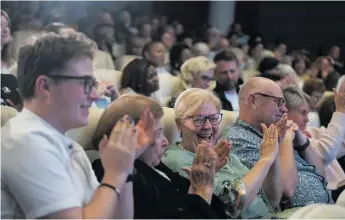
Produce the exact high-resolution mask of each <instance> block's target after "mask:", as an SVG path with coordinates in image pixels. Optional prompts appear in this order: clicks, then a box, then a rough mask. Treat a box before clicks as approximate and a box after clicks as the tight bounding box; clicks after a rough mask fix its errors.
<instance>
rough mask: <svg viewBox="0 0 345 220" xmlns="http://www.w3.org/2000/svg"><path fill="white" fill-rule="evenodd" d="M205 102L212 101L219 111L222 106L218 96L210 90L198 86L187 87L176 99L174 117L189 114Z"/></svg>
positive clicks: (183, 116) (178, 117)
mask: <svg viewBox="0 0 345 220" xmlns="http://www.w3.org/2000/svg"><path fill="white" fill-rule="evenodd" d="M206 103H213V104H214V105H215V106H216V109H217V111H219V112H220V110H221V108H222V104H221V102H220V100H219V98H218V97H217V96H215V95H214V94H213V93H212V92H210V91H208V90H205V89H199V88H190V89H187V90H186V91H184V92H183V93H181V94H180V95H179V96H178V97H177V99H176V102H175V106H174V111H175V119H182V118H185V117H187V116H191V115H192V114H193V113H194V112H196V110H197V109H199V108H200V107H201V106H202V105H204V104H206Z"/></svg>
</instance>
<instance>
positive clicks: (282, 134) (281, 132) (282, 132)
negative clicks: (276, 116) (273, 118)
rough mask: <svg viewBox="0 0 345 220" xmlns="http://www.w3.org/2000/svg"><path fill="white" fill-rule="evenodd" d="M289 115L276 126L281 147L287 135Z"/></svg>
mask: <svg viewBox="0 0 345 220" xmlns="http://www.w3.org/2000/svg"><path fill="white" fill-rule="evenodd" d="M287 121H288V120H287V114H286V113H285V114H284V115H283V117H281V119H280V120H279V121H278V123H277V124H276V127H277V129H278V143H279V145H280V144H281V143H282V142H283V140H284V138H285V135H286V130H287V128H288V127H287Z"/></svg>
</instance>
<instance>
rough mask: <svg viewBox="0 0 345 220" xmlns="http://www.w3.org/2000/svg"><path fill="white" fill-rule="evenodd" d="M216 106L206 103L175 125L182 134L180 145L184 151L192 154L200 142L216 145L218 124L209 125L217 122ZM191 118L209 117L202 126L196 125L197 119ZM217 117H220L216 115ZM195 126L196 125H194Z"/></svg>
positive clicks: (217, 111)
mask: <svg viewBox="0 0 345 220" xmlns="http://www.w3.org/2000/svg"><path fill="white" fill-rule="evenodd" d="M219 113H220V112H219V110H217V108H216V105H215V104H214V103H213V102H208V103H205V104H203V105H201V106H200V108H197V110H196V111H195V112H194V113H193V114H190V115H188V116H187V117H186V118H183V119H179V120H178V122H177V124H178V127H179V129H180V130H181V132H182V145H183V147H184V148H185V149H187V150H189V151H191V152H194V151H195V149H196V146H197V145H198V144H200V143H201V142H202V141H206V142H208V143H211V144H212V145H213V144H215V143H216V141H217V138H218V137H219V124H211V122H210V120H211V121H216V120H217V114H219ZM191 116H209V117H210V118H209V119H206V121H205V123H204V124H203V125H198V124H199V121H198V120H197V119H198V117H194V118H192V117H191ZM218 117H220V116H219V115H218ZM196 124H197V125H196ZM201 124H202V123H201Z"/></svg>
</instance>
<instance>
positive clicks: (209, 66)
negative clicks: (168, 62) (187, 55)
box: [180, 56, 216, 89]
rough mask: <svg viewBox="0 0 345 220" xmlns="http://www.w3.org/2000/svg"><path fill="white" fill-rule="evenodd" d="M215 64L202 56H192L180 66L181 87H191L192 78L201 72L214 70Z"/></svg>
mask: <svg viewBox="0 0 345 220" xmlns="http://www.w3.org/2000/svg"><path fill="white" fill-rule="evenodd" d="M215 68H216V64H214V62H213V61H211V60H209V59H207V58H206V57H204V56H198V57H193V58H191V59H189V60H187V61H186V62H185V63H184V64H183V65H182V66H181V69H180V70H181V79H182V82H181V83H182V87H183V89H188V88H191V86H192V84H193V81H194V79H195V78H196V77H197V76H199V75H201V74H202V73H205V72H208V71H210V70H212V71H213V70H214V69H215Z"/></svg>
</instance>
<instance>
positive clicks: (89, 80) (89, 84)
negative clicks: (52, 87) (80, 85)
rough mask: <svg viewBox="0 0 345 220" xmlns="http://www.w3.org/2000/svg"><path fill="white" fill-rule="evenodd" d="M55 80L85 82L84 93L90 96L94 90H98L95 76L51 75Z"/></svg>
mask: <svg viewBox="0 0 345 220" xmlns="http://www.w3.org/2000/svg"><path fill="white" fill-rule="evenodd" d="M48 77H49V78H52V79H54V80H84V92H85V94H86V95H89V94H90V93H91V91H92V89H93V88H95V89H97V86H98V81H97V80H96V79H95V78H94V77H93V76H67V75H49V76H48Z"/></svg>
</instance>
